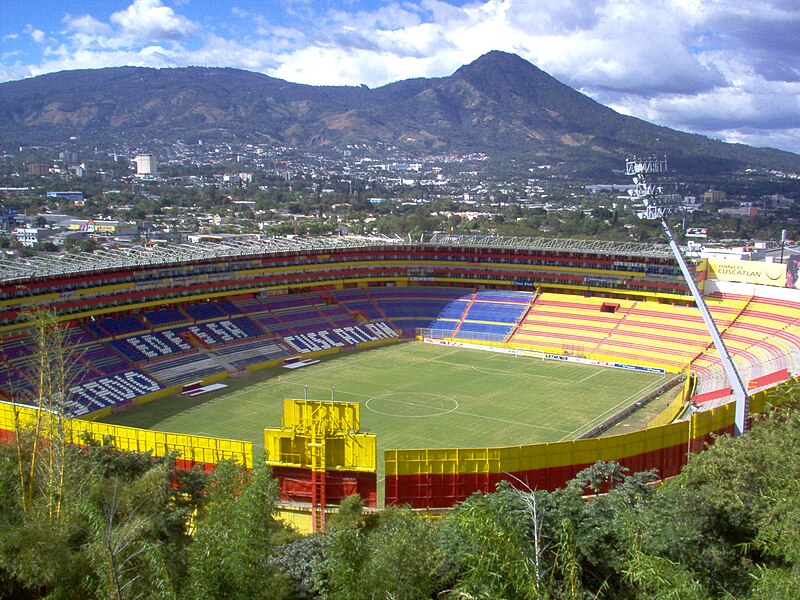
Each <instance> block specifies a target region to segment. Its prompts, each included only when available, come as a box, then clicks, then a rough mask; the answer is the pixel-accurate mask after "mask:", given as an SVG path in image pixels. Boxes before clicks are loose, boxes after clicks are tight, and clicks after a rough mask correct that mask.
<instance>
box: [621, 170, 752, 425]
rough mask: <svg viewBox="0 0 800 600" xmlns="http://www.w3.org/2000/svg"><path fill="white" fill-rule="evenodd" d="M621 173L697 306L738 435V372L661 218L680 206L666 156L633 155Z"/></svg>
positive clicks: (741, 406)
mask: <svg viewBox="0 0 800 600" xmlns="http://www.w3.org/2000/svg"><path fill="white" fill-rule="evenodd" d="M625 174H626V175H630V176H631V177H633V183H634V185H635V186H636V187H635V188H634V189H632V190H629V191H628V194H629V195H630V196H631V197H632V198H635V199H637V200H641V201H642V203H643V204H644V207H645V214H644V218H645V219H659V220H660V221H661V227H662V228H663V229H664V233H665V235H666V236H667V240H668V241H669V246H670V248H672V253H673V254H674V255H675V260H677V261H678V266H679V267H680V269H681V273H683V278H684V279H685V280H686V285H688V286H689V290H690V291H691V292H692V297H693V298H694V301H695V303H696V304H697V308H699V309H700V314H701V315H702V316H703V321H704V322H705V324H706V328H707V329H708V332H709V334H711V339H712V340H713V342H714V347H715V348H716V349H717V352H718V353H719V358H720V361H721V362H722V366H723V368H724V369H725V374H726V375H727V376H728V380H729V381H730V384H731V388H732V389H733V396H734V398H735V400H736V415H735V418H734V429H735V431H734V435H737V436H739V435H741V434H743V433H744V432H745V431H746V430H747V413H748V410H747V401H748V397H747V392H746V391H745V388H744V384H743V383H742V379H741V377H740V376H739V372H738V371H737V370H736V367H735V365H734V364H733V360H732V359H731V355H730V353H729V352H728V348H727V347H726V346H725V342H724V341H723V340H722V336H721V335H720V333H719V330H718V329H717V324H716V323H715V322H714V318H713V317H712V316H711V312H709V310H708V306H707V305H706V301H705V299H704V298H703V294H702V293H701V292H700V289H699V288H698V287H697V284H696V283H695V281H694V277H693V276H692V273H691V271H690V270H689V267H688V265H687V264H686V260H685V259H684V257H683V254H682V253H681V249H680V247H679V246H678V244H677V242H676V241H675V238H674V236H673V235H672V230H671V229H670V227H669V225H668V224H667V221H666V219H665V218H664V217H665V216H666V215H667V214H669V213H672V212H677V211H679V210H680V208H681V201H680V197H679V196H678V195H677V193H676V191H677V186H676V184H675V182H674V181H672V180H670V179H668V178H667V158H666V157H664V158H663V159H661V158H652V157H651V158H636V157H633V158H632V159H628V160H626V161H625Z"/></svg>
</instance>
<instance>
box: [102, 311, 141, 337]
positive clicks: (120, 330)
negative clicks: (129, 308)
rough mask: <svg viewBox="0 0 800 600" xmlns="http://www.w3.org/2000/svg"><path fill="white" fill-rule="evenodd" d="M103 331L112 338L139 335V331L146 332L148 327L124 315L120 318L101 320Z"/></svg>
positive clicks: (130, 316)
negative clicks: (131, 334)
mask: <svg viewBox="0 0 800 600" xmlns="http://www.w3.org/2000/svg"><path fill="white" fill-rule="evenodd" d="M103 329H105V330H106V331H108V332H109V333H110V334H111V335H112V336H120V335H127V334H130V333H139V332H140V331H147V330H148V327H147V325H145V324H144V323H142V321H141V320H140V319H139V318H138V317H135V316H133V315H125V316H122V317H110V318H105V319H103Z"/></svg>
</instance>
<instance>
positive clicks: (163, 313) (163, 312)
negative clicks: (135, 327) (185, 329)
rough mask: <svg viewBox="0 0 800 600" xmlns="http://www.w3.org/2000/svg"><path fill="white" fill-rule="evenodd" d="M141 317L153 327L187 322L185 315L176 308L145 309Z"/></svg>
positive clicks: (171, 325) (172, 325)
mask: <svg viewBox="0 0 800 600" xmlns="http://www.w3.org/2000/svg"><path fill="white" fill-rule="evenodd" d="M142 317H143V318H144V319H145V320H146V321H147V323H149V324H150V325H151V326H152V327H154V328H160V327H174V326H176V325H182V324H184V323H188V322H189V319H188V318H187V317H186V315H185V314H184V313H182V312H181V311H180V310H178V309H176V308H163V309H160V310H151V311H147V312H146V313H143V314H142Z"/></svg>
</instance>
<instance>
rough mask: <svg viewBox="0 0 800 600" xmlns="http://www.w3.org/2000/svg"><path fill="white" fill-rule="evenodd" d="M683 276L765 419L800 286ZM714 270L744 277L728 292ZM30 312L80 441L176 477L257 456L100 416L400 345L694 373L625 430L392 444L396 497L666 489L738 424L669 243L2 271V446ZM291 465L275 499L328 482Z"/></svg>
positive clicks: (193, 251) (315, 241) (301, 495)
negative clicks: (575, 436) (603, 473)
mask: <svg viewBox="0 0 800 600" xmlns="http://www.w3.org/2000/svg"><path fill="white" fill-rule="evenodd" d="M781 267H783V274H782V279H781V274H780V273H777V274H776V270H780V268H781ZM693 268H694V269H695V271H694V276H695V280H696V281H698V282H699V283H700V284H701V286H702V287H703V293H704V296H705V298H706V301H707V303H708V305H709V308H710V310H711V312H712V314H713V316H714V319H715V322H716V323H717V326H718V328H719V329H720V332H721V333H722V335H723V337H724V338H725V340H726V343H727V345H728V347H729V349H730V351H731V354H732V356H733V358H734V360H735V362H736V364H737V367H738V370H739V372H740V373H741V374H742V378H743V380H744V381H746V382H747V384H748V388H749V391H750V392H751V393H752V394H753V402H752V403H751V410H758V409H759V408H760V407H762V406H763V404H764V403H765V402H766V401H767V397H768V396H769V394H770V393H771V392H770V391H769V390H771V389H776V388H775V386H779V385H780V384H782V383H784V382H787V381H790V380H791V378H792V377H793V376H794V375H796V374H797V373H798V371H799V370H800V369H798V362H799V361H798V356H800V298H798V292H797V291H796V290H792V289H787V288H786V287H783V285H785V281H786V276H785V267H784V266H782V265H771V266H770V268H769V269H767V268H766V267H761V266H754V265H749V266H748V267H747V268H739V269H731V268H723V266H720V265H719V264H713V263H709V262H708V261H702V262H698V263H695V264H694V265H693ZM725 273H734V274H735V276H732V277H728V278H727V280H726V279H725V276H724V274H725ZM37 308H46V309H49V310H53V311H55V312H56V313H57V315H58V319H59V320H60V322H61V323H62V325H63V327H64V336H65V338H66V340H67V342H68V344H69V346H70V347H71V348H72V349H74V351H75V356H76V357H77V363H78V367H79V368H78V369H77V370H76V372H75V374H74V375H75V376H74V378H73V379H72V380H71V383H70V386H69V390H68V393H67V394H66V397H65V398H64V401H63V402H64V403H63V406H64V409H65V411H66V412H67V413H68V414H69V416H71V417H74V419H73V423H74V430H75V432H76V433H75V439H76V440H80V439H81V438H80V436H81V435H85V434H87V433H88V434H89V435H92V436H95V437H98V438H102V437H104V436H106V437H108V436H111V437H113V439H114V442H115V443H116V444H117V445H119V446H120V447H123V448H128V449H134V450H151V451H154V452H155V453H156V454H161V453H166V452H170V451H173V450H177V451H178V452H180V456H181V461H183V463H184V464H185V465H186V466H189V465H192V464H197V463H202V464H206V465H212V464H214V463H216V462H217V461H218V460H220V459H221V458H229V457H234V458H238V459H240V460H242V461H243V462H245V464H252V460H253V459H252V446H251V445H248V444H247V443H243V442H235V441H232V440H219V439H215V438H206V437H203V436H177V435H174V434H164V433H160V432H151V431H144V430H136V429H134V428H124V427H114V426H110V425H105V424H103V423H98V422H93V421H92V419H93V418H94V417H97V416H101V415H105V414H108V413H109V412H111V411H112V410H118V409H120V408H121V407H126V406H129V405H131V404H136V403H141V402H147V401H153V400H158V399H160V398H163V397H165V396H168V395H171V394H175V393H179V392H181V391H184V392H185V391H187V390H189V391H191V390H192V389H196V388H197V387H198V386H200V387H202V386H206V385H213V384H214V383H215V382H219V381H222V380H224V379H225V378H227V377H229V376H231V375H233V374H236V373H239V372H244V371H250V370H257V369H260V368H264V367H266V366H271V365H277V364H286V363H291V362H292V361H298V360H310V359H314V357H316V356H319V355H323V354H331V353H335V352H346V351H349V350H352V349H357V348H359V349H360V348H367V347H370V346H374V345H380V344H388V343H395V342H397V341H398V340H401V339H420V340H423V341H427V342H430V343H439V344H448V345H453V346H464V347H492V348H493V349H494V350H495V351H504V352H509V353H527V354H534V355H536V356H541V357H542V358H546V359H551V360H564V361H575V362H585V363H589V364H601V365H605V366H611V367H618V368H627V369H645V370H657V371H659V372H665V373H685V374H686V375H687V378H686V382H687V383H686V385H684V386H683V391H682V393H681V394H680V395H678V396H677V397H676V400H675V402H673V403H672V404H671V405H670V406H669V407H668V408H667V410H666V411H665V413H664V414H663V415H661V416H660V417H659V418H658V420H657V421H656V422H654V423H652V424H651V425H652V426H651V427H649V428H647V429H645V430H643V431H639V432H636V433H633V434H629V435H620V436H610V437H606V438H597V439H581V440H571V441H565V442H559V443H554V444H541V445H530V446H510V447H502V448H489V447H486V448H460V449H459V448H456V449H417V450H387V451H386V452H385V468H386V477H385V484H384V485H385V500H386V503H387V504H409V505H411V506H414V507H419V508H437V507H447V506H452V505H453V504H454V503H455V502H458V501H460V500H463V499H464V498H466V497H467V496H469V495H470V494H471V493H473V492H475V491H491V490H493V489H494V486H495V485H496V483H497V482H498V481H500V480H504V479H509V480H511V481H512V482H513V481H516V482H521V483H522V484H523V485H526V486H528V487H530V488H532V489H535V488H539V489H553V488H555V487H558V486H560V485H563V484H564V482H566V481H567V480H568V479H570V478H571V477H572V476H574V475H575V474H576V473H577V472H578V471H579V470H581V469H582V468H584V467H585V466H587V465H589V464H592V463H594V462H595V461H597V460H612V459H613V460H619V461H620V462H622V463H623V464H624V465H626V466H628V467H629V468H631V469H633V470H642V469H649V468H656V469H658V471H659V473H660V474H661V475H662V476H665V477H666V476H670V475H673V474H676V473H677V472H678V471H679V470H680V468H681V466H682V465H683V464H685V462H686V460H687V456H688V453H689V452H691V451H696V450H698V449H700V448H702V447H703V445H704V444H706V443H708V442H710V441H711V440H712V439H713V436H714V435H718V434H721V433H726V432H728V433H729V432H731V431H732V427H733V408H732V405H731V404H730V403H729V402H730V399H731V398H730V394H731V390H730V386H729V384H728V382H727V381H726V379H725V373H724V370H723V369H722V368H721V366H720V363H719V357H718V356H717V355H716V351H715V350H714V347H713V344H712V343H711V339H710V336H709V335H708V332H707V331H706V330H705V328H704V325H703V322H702V318H701V317H700V315H699V312H698V310H697V308H696V307H695V306H694V301H693V299H692V296H691V294H690V293H689V290H688V288H687V286H686V284H685V282H684V280H683V278H682V275H681V272H680V269H679V267H678V265H677V263H676V262H675V259H674V258H673V256H672V253H671V251H670V249H669V247H668V246H665V245H653V244H635V243H613V242H589V241H571V240H546V239H532V238H497V237H475V236H448V235H435V236H432V237H425V238H422V239H416V240H411V239H397V238H382V237H381V238H377V237H340V238H295V239H285V238H281V239H277V238H275V239H263V240H250V241H226V242H224V243H220V244H211V243H200V244H185V245H180V246H169V247H161V246H160V247H155V248H141V249H136V250H130V249H127V250H115V251H108V252H105V251H101V252H96V253H94V254H87V255H76V256H67V257H58V258H53V257H50V258H41V257H32V258H26V259H15V260H13V261H11V260H2V261H0V342H1V343H2V356H1V357H0V358H2V361H0V363H1V364H0V394H2V396H3V397H4V398H5V399H6V403H5V404H3V408H2V410H0V430H2V432H4V433H2V435H5V436H9V435H12V434H13V420H14V416H13V414H12V413H11V412H9V411H11V410H12V409H11V408H9V407H11V406H12V405H11V404H9V402H12V401H13V402H14V403H15V406H19V405H26V404H27V405H35V398H36V395H37V390H36V389H35V388H36V385H35V382H36V378H35V377H33V375H34V373H35V370H36V368H37V365H36V361H35V356H34V350H33V348H34V343H33V340H32V333H31V332H30V331H28V330H27V328H26V316H25V315H26V313H27V312H28V311H30V310H32V309H37ZM23 410H24V409H23ZM3 411H4V412H3ZM170 436H172V437H170ZM278 447H279V445H278V446H276V448H278ZM276 452H278V451H276ZM273 458H276V460H277V462H278V463H280V460H279V457H273ZM343 460H345V462H347V460H351V461H352V460H355V463H353V464H349V465H348V464H339V465H337V466H336V468H335V469H333V470H331V471H330V472H329V473H327V474H326V475H324V476H323V479H327V480H328V483H329V489H330V490H331V493H330V494H329V495H328V500H329V501H330V502H333V503H335V502H337V501H338V500H339V499H340V498H341V497H342V496H345V495H348V494H350V493H359V494H361V495H362V496H364V497H365V498H367V500H368V502H370V503H373V504H374V502H375V498H376V489H375V488H376V482H375V478H374V476H370V475H369V474H368V471H369V469H368V468H362V467H364V465H363V464H362V463H359V462H358V461H359V460H361V458H358V459H353V458H352V457H351V458H350V459H348V458H347V457H346V456H344V458H343ZM366 462H367V463H369V462H370V461H369V460H367V461H366ZM372 463H374V461H372ZM302 471H303V468H302V465H299V466H298V465H293V466H286V469H285V473H287V475H286V477H283V478H282V488H281V489H282V493H283V494H284V497H285V498H286V499H289V500H300V501H305V500H308V499H309V498H310V496H311V495H313V489H312V488H314V486H315V485H317V484H315V483H313V482H314V481H318V479H319V474H318V473H317V474H316V475H315V474H313V473H309V474H307V475H308V476H307V477H306V476H305V475H304V474H303V472H302ZM277 472H278V473H280V469H277ZM304 477H306V479H305V480H304ZM315 478H316V479H315ZM306 480H307V481H306ZM298 482H299V483H298Z"/></svg>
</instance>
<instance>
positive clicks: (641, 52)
mask: <svg viewBox="0 0 800 600" xmlns="http://www.w3.org/2000/svg"><path fill="white" fill-rule="evenodd" d="M491 50H504V51H506V52H512V53H514V54H517V55H519V56H521V57H522V58H524V59H525V60H528V61H529V62H531V63H533V64H534V65H536V66H537V67H539V68H540V69H542V70H544V71H546V72H548V73H550V74H551V75H553V76H554V77H556V78H557V79H559V80H560V81H562V82H563V83H566V84H567V85H569V86H571V87H573V88H575V89H577V90H579V91H581V92H583V93H585V94H587V95H588V96H591V97H592V98H594V99H595V100H597V101H598V102H601V103H602V104H605V105H606V106H609V107H611V108H613V109H615V110H617V111H618V112H621V113H623V114H627V115H632V116H636V117H639V118H642V119H645V120H647V121H650V122H651V123H657V124H659V125H665V126H667V127H672V128H674V129H679V130H681V131H690V132H695V133H701V134H703V135H707V136H709V137H711V138H714V139H720V140H724V141H728V142H741V143H745V144H749V145H752V146H771V147H774V148H781V149H784V150H789V151H791V152H796V153H800V0H473V1H467V0H399V1H396V2H387V1H383V0H340V1H338V2H335V1H331V0H260V1H259V0H233V1H232V2H226V1H224V0H58V1H54V0H28V1H27V2H26V1H25V0H0V82H4V81H11V80H18V79H23V78H26V77H32V76H36V75H41V74H44V73H50V72H54V71H61V70H67V69H86V68H100V67H112V66H121V65H136V66H147V67H182V66H189V65H199V66H222V67H235V68H240V69H247V70H250V71H257V72H260V73H265V74H267V75H271V76H273V77H278V78H280V79H285V80H288V81H292V82H296V83H306V84H311V85H362V84H364V85H367V86H369V87H371V88H375V87H380V86H382V85H385V84H387V83H391V82H394V81H400V80H403V79H410V78H416V77H446V76H448V75H451V74H452V73H453V72H454V71H455V70H456V69H458V68H459V67H460V66H462V65H464V64H468V63H470V62H472V61H473V60H475V59H476V58H478V57H479V56H481V55H482V54H485V53H486V52H489V51H491Z"/></svg>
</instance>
